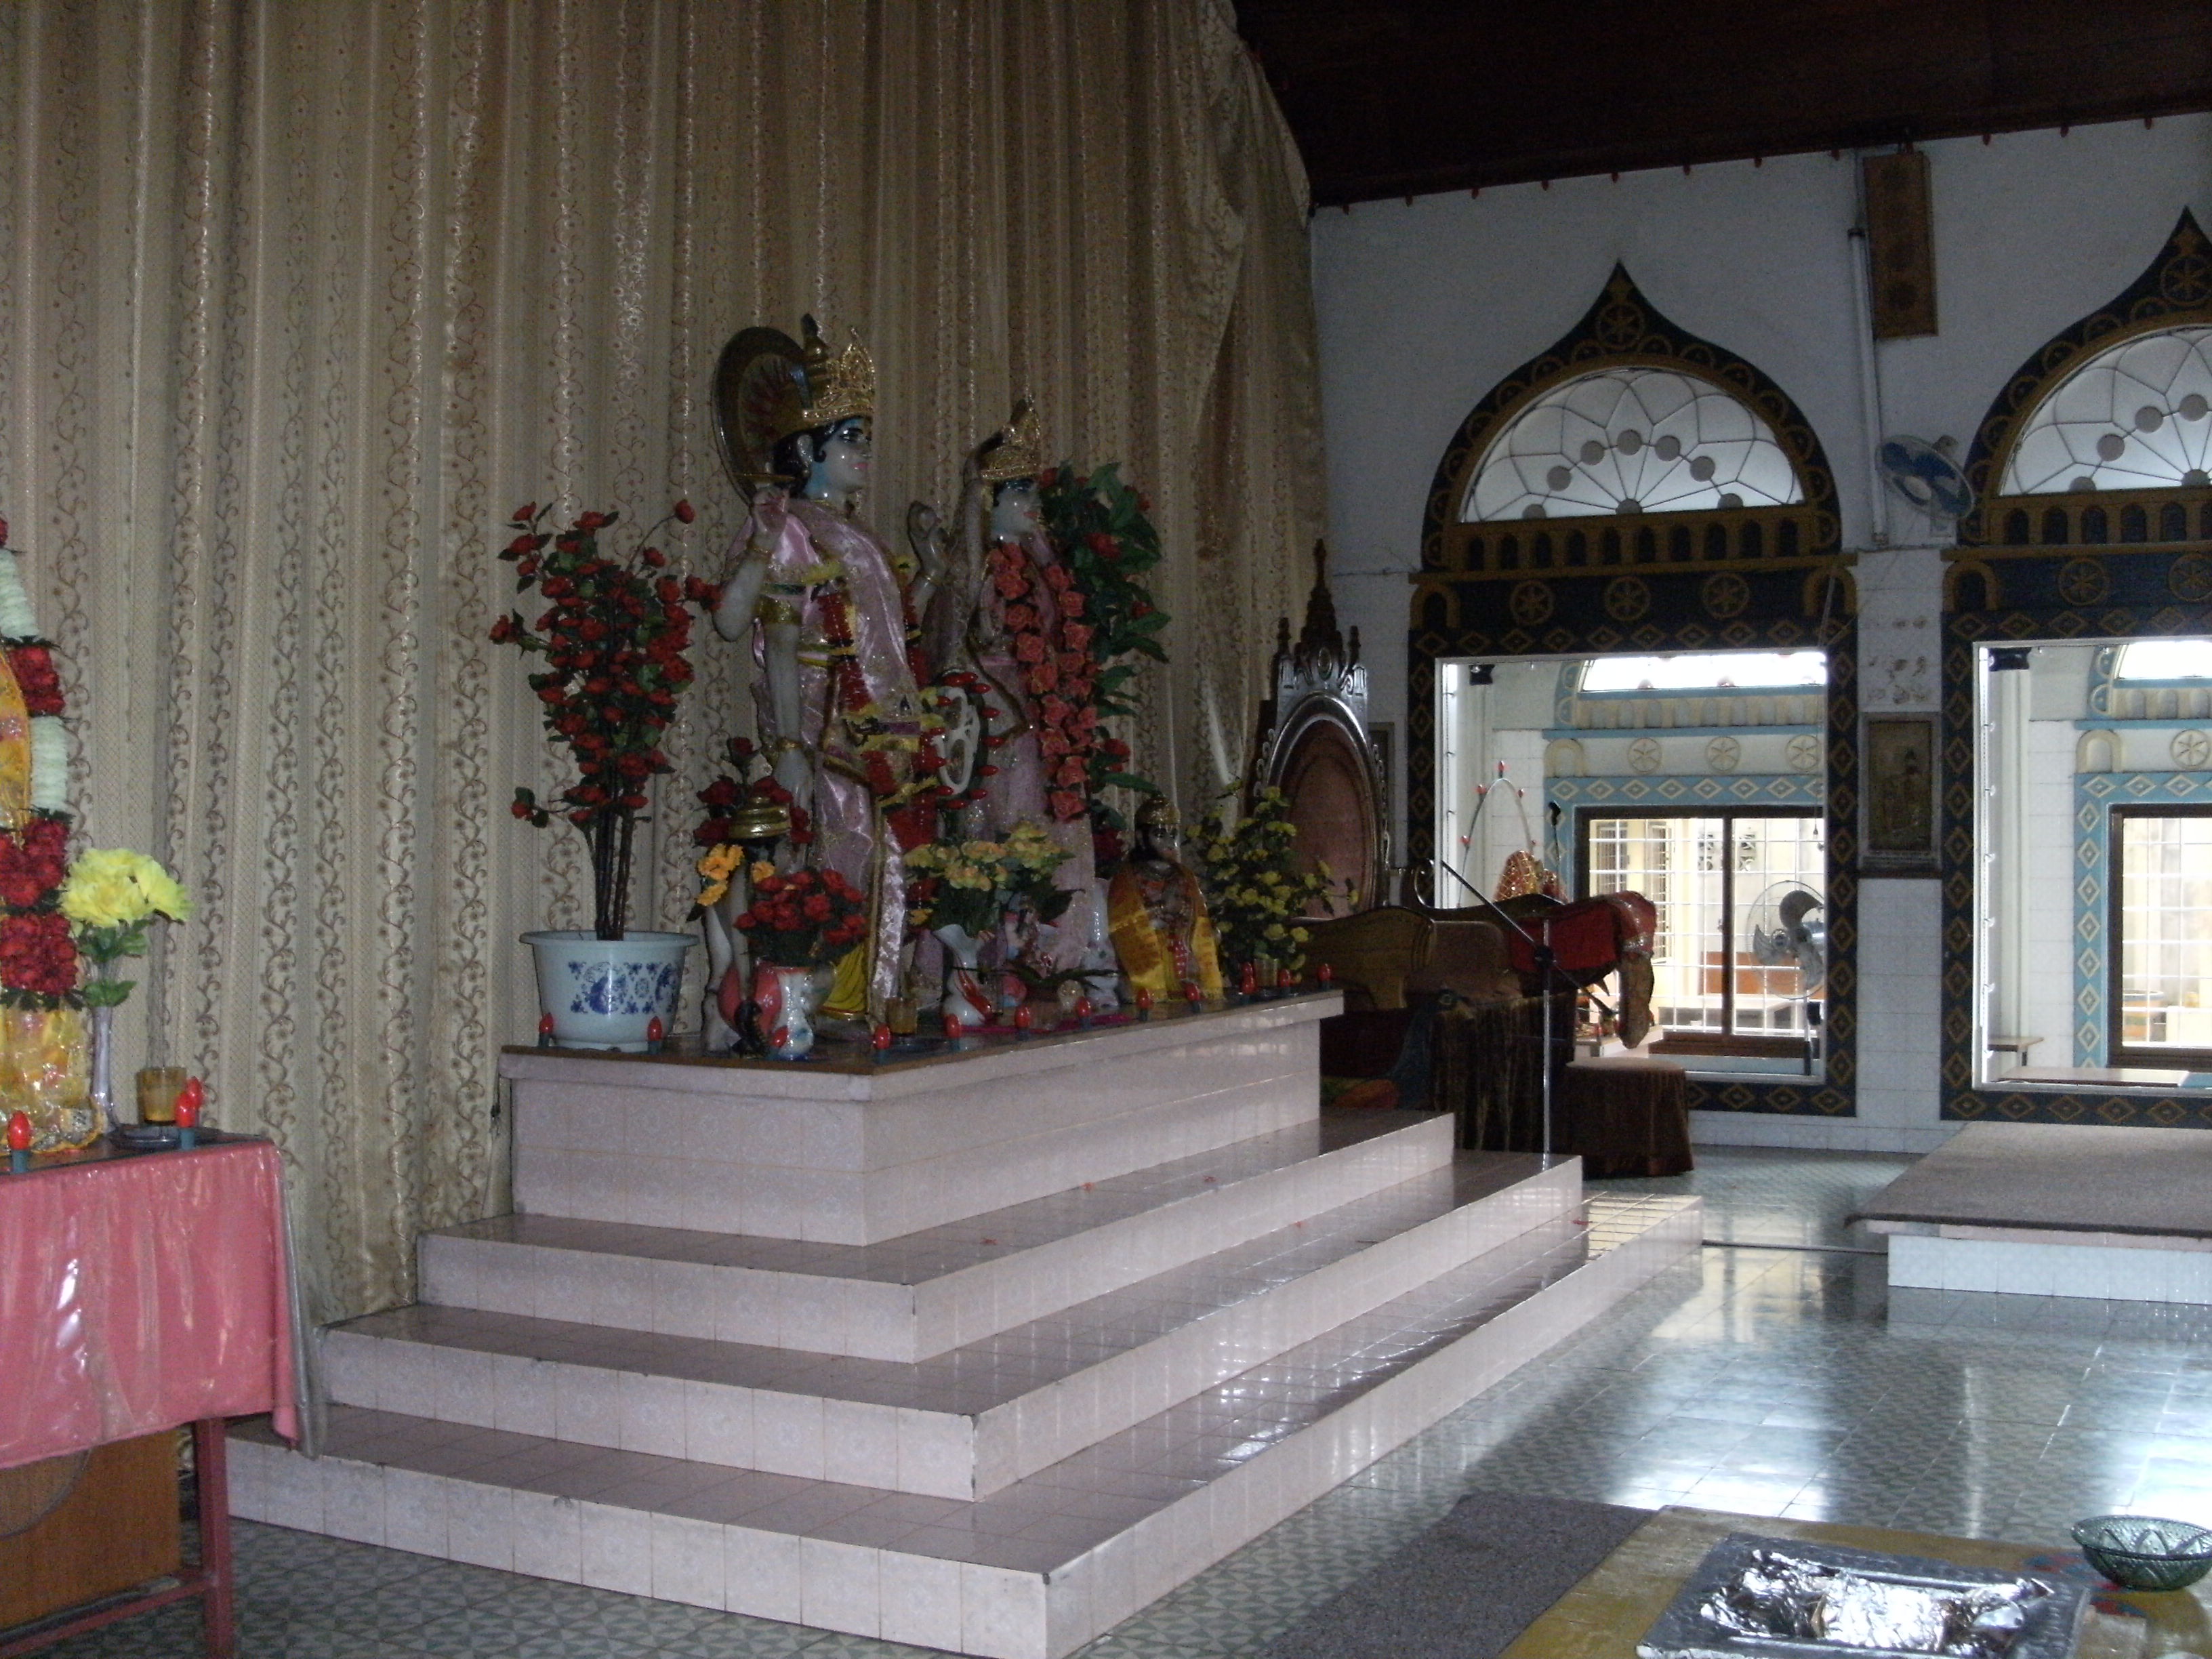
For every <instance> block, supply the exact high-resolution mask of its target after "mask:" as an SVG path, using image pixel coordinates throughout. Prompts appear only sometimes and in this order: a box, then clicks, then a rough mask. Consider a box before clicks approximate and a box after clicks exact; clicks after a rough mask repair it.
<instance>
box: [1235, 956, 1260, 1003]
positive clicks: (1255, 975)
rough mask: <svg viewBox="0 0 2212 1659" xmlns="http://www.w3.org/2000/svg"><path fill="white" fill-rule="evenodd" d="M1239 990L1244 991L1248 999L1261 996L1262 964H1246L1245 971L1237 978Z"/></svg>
mask: <svg viewBox="0 0 2212 1659" xmlns="http://www.w3.org/2000/svg"><path fill="white" fill-rule="evenodd" d="M1237 989H1238V990H1240V991H1242V992H1243V994H1245V995H1246V996H1248V997H1249V996H1257V995H1258V994H1260V964H1259V963H1256V962H1248V963H1245V964H1244V971H1243V973H1241V974H1239V975H1237Z"/></svg>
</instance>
